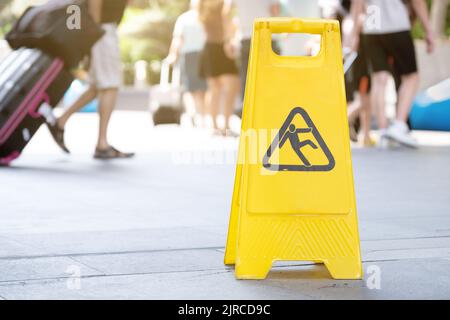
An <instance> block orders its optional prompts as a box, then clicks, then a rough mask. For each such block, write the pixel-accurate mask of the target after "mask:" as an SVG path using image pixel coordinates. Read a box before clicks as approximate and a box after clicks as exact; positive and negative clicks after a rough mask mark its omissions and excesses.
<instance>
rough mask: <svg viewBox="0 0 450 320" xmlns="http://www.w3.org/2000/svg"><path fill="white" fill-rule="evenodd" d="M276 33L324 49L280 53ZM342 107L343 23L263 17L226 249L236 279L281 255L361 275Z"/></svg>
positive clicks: (255, 274) (257, 274) (263, 272)
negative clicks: (302, 37)
mask: <svg viewBox="0 0 450 320" xmlns="http://www.w3.org/2000/svg"><path fill="white" fill-rule="evenodd" d="M273 33H308V34H317V35H320V36H321V49H320V52H319V53H318V54H317V55H316V56H314V57H305V56H297V57H285V56H279V55H277V54H276V53H274V52H273V50H272V46H271V42H272V34H273ZM346 111H347V110H346V100H345V90H344V72H343V65H342V52H341V41H340V31H339V24H338V22H336V21H331V20H303V19H293V18H270V19H258V20H257V21H256V22H255V25H254V33H253V40H252V48H251V55H250V64H249V71H248V81H247V87H246V93H245V101H244V114H243V123H242V134H241V138H240V147H239V157H238V164H237V167H236V180H235V185H234V194H233V199H232V207H231V218H230V226H229V231H228V241H227V248H226V253H225V264H235V265H236V277H237V278H239V279H264V278H265V277H266V276H267V274H268V272H269V270H270V268H271V266H272V263H273V262H274V261H279V260H285V261H314V262H317V263H324V264H325V266H326V267H327V268H328V270H329V271H330V274H331V276H332V277H333V278H335V279H361V277H362V267H361V256H360V249H359V235H358V225H357V215H356V203H355V194H354V185H353V172H352V160H351V154H350V141H349V132H348V131H349V130H348V122H347V112H346ZM255 141H256V142H255Z"/></svg>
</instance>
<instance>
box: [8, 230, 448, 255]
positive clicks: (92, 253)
mask: <svg viewBox="0 0 450 320" xmlns="http://www.w3.org/2000/svg"><path fill="white" fill-rule="evenodd" d="M0 237H2V236H0ZM446 238H450V235H444V236H436V237H433V236H430V237H412V238H389V239H362V240H361V242H377V241H379V242H383V241H401V240H423V239H446ZM18 243H20V242H18ZM23 245H25V244H23ZM445 248H446V247H429V248H413V249H445ZM41 249H43V248H41ZM413 249H410V248H406V249H401V248H398V249H386V250H384V249H382V250H374V251H395V250H413ZM196 250H216V251H217V250H224V247H192V248H174V249H150V250H127V251H112V252H84V253H64V254H57V253H55V254H43V255H31V256H4V257H1V256H0V261H1V260H22V259H42V258H63V257H69V258H70V257H83V256H103V255H122V254H139V253H158V252H177V251H196ZM219 252H222V251H219ZM370 252H373V251H370Z"/></svg>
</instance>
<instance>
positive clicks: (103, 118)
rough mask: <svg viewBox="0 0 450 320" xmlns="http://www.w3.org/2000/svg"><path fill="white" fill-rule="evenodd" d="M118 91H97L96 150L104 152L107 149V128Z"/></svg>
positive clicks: (114, 89)
mask: <svg viewBox="0 0 450 320" xmlns="http://www.w3.org/2000/svg"><path fill="white" fill-rule="evenodd" d="M117 92H118V89H116V88H113V89H106V90H101V91H99V100H100V104H99V110H98V113H99V116H100V126H99V134H98V142H97V149H100V150H104V149H107V148H108V147H109V143H108V126H109V120H110V119H111V114H112V112H113V110H114V107H115V105H116V100H117Z"/></svg>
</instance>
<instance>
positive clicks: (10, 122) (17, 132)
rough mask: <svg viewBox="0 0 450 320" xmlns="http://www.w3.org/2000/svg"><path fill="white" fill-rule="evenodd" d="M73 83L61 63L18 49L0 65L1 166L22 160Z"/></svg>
mask: <svg viewBox="0 0 450 320" xmlns="http://www.w3.org/2000/svg"><path fill="white" fill-rule="evenodd" d="M72 81H73V77H72V75H71V74H70V73H69V72H68V71H67V70H66V69H64V63H63V61H62V60H61V59H58V58H52V57H50V56H48V55H47V54H44V53H43V52H42V51H40V50H37V49H24V48H23V49H19V50H16V51H13V52H12V53H11V54H10V55H9V56H7V57H6V58H5V59H4V60H3V61H0V165H9V164H10V163H11V161H13V160H14V159H16V158H17V157H19V156H20V154H21V152H22V150H23V149H24V148H25V146H26V145H27V144H28V142H29V141H30V139H31V138H32V137H33V135H34V134H35V133H36V131H37V130H38V129H39V127H40V126H41V125H42V124H43V123H45V122H46V121H47V122H52V121H54V117H53V113H52V111H53V110H52V109H53V108H54V107H55V106H56V105H57V104H58V102H59V101H60V100H61V98H62V97H63V95H64V93H65V92H66V90H67V89H68V88H69V86H70V84H71V82H72Z"/></svg>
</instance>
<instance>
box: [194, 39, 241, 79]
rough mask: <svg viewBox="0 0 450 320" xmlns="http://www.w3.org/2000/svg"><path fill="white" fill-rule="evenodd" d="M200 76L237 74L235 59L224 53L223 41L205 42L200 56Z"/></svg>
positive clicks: (210, 76) (211, 76)
mask: <svg viewBox="0 0 450 320" xmlns="http://www.w3.org/2000/svg"><path fill="white" fill-rule="evenodd" d="M199 71H200V76H201V77H202V78H215V77H219V76H222V75H226V74H230V75H238V74H239V70H238V67H237V65H236V61H235V60H233V59H230V58H228V57H227V55H226V54H225V50H224V48H223V43H206V44H205V48H204V49H203V52H202V53H201V58H200V68H199Z"/></svg>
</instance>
